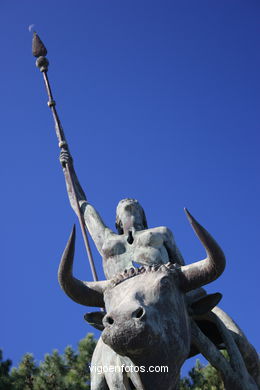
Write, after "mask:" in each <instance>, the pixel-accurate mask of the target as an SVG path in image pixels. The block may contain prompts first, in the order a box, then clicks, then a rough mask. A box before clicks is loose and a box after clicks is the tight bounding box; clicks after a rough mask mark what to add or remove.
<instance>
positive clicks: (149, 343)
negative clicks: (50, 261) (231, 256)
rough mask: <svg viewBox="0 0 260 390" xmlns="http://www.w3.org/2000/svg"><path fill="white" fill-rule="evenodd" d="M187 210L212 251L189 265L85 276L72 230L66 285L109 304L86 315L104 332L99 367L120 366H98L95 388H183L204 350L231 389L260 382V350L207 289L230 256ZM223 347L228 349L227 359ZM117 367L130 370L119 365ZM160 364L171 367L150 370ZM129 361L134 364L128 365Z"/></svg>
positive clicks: (63, 272)
mask: <svg viewBox="0 0 260 390" xmlns="http://www.w3.org/2000/svg"><path fill="white" fill-rule="evenodd" d="M186 213H187V216H188V219H189V221H190V223H191V225H192V227H193V229H194V231H195V233H196V234H197V236H198V238H199V240H200V241H201V243H202V245H203V246H204V248H205V250H206V253H207V257H206V258H205V259H204V260H201V261H197V262H194V263H192V264H189V265H180V264H179V263H174V262H168V263H166V264H158V265H156V264H155V265H152V266H151V265H150V266H149V265H148V266H147V265H145V266H141V267H139V268H136V267H131V268H129V269H126V270H125V271H124V272H121V273H119V274H117V275H116V276H114V277H113V278H111V279H110V280H104V281H98V282H83V281H80V280H78V279H76V278H75V277H74V276H73V273H72V268H73V258H74V247H75V228H73V231H72V233H71V235H70V238H69V240H68V243H67V246H66V248H65V251H64V253H63V255H62V259H61V263H60V267H59V272H58V277H59V283H60V285H61V287H62V289H63V290H64V292H65V293H66V294H67V295H68V296H69V297H70V298H71V299H72V300H74V301H75V302H77V303H79V304H82V305H85V306H92V307H99V308H103V309H105V311H101V312H96V313H88V314H87V315H86V319H87V320H88V321H89V322H90V323H91V324H92V325H94V326H96V327H97V328H99V329H101V330H102V335H101V338H100V339H99V341H98V343H97V346H96V349H95V351H94V354H93V358H92V368H93V367H94V366H95V365H99V366H105V365H107V366H108V365H113V366H114V367H115V370H114V371H112V372H111V371H109V372H97V371H94V372H93V371H92V374H91V389H92V390H107V389H109V390H115V389H118V390H130V389H136V390H151V389H162V390H175V389H178V383H179V378H180V370H181V367H182V365H183V363H184V362H185V360H186V359H187V358H188V357H190V356H192V355H196V354H197V353H202V354H203V355H204V356H205V357H206V359H207V360H208V361H209V362H210V363H211V364H212V365H213V366H214V367H215V368H216V369H217V370H219V372H220V374H221V376H222V379H223V382H224V384H225V388H226V389H227V390H257V389H259V388H260V387H259V384H260V379H259V377H260V376H259V373H260V369H259V359H258V355H257V353H256V351H255V349H254V348H253V347H252V346H251V344H250V343H249V342H248V341H247V339H246V337H245V336H244V334H243V333H242V331H241V330H240V329H239V327H238V326H237V325H236V324H235V323H234V322H233V321H232V320H231V318H230V317H229V316H228V315H227V314H226V313H224V312H223V311H222V310H221V309H219V308H218V307H216V305H217V304H218V302H219V300H220V298H221V294H218V293H216V294H211V295H207V294H206V292H205V290H204V289H203V288H202V286H204V285H206V284H208V283H210V282H212V281H214V280H215V279H217V278H218V277H219V276H220V275H221V274H222V272H223V271H224V268H225V256H224V254H223V252H222V250H221V248H220V247H219V245H218V244H217V243H216V241H215V240H214V239H213V238H212V237H211V235H210V234H209V233H208V232H207V231H206V230H205V229H204V228H203V227H202V226H201V225H200V224H199V223H198V222H197V221H196V220H195V219H194V218H193V217H192V216H191V214H190V213H189V212H188V211H186ZM137 260H138V259H137ZM137 260H136V261H137ZM137 262H138V261H137ZM219 349H226V350H227V353H228V356H229V359H228V360H227V359H226V358H225V357H224V356H223V355H222V354H221V352H220V351H219ZM116 366H119V367H123V368H124V369H123V370H121V371H117V370H116ZM159 366H160V367H164V368H167V369H164V370H160V371H159V372H158V370H155V369H152V370H151V367H153V368H156V367H159ZM129 367H131V368H132V370H129V369H128V370H127V368H129Z"/></svg>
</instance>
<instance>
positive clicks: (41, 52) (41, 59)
mask: <svg viewBox="0 0 260 390" xmlns="http://www.w3.org/2000/svg"><path fill="white" fill-rule="evenodd" d="M32 53H33V55H34V56H35V57H36V58H37V60H36V66H37V67H38V68H39V69H40V71H41V72H42V75H43V79H44V83H45V87H46V90H47V94H48V98H49V101H48V106H49V107H50V109H51V111H52V115H53V119H54V124H55V131H56V135H57V138H58V141H59V148H60V149H61V151H69V146H68V144H67V141H66V138H65V135H64V131H63V128H62V126H61V122H60V118H59V116H58V113H57V110H56V102H55V100H54V99H53V95H52V91H51V86H50V82H49V79H48V75H47V72H48V66H49V61H48V59H47V58H46V55H47V49H46V47H45V46H44V44H43V42H42V41H41V39H40V38H39V36H38V34H37V33H36V32H34V34H33V41H32ZM72 164H73V163H72V161H69V162H68V163H66V164H65V170H66V172H67V176H68V178H69V182H70V183H69V184H70V187H71V192H72V196H73V200H74V202H75V204H76V214H77V216H78V219H79V224H80V227H81V232H82V235H83V239H84V243H85V247H86V251H87V254H88V259H89V263H90V268H91V272H92V275H93V279H94V281H97V280H98V277H97V272H96V269H95V265H94V261H93V256H92V252H91V248H90V245H89V240H88V236H87V232H86V228H85V223H84V220H83V216H82V214H81V212H80V207H79V202H78V198H77V195H76V191H75V186H74V182H73V180H72Z"/></svg>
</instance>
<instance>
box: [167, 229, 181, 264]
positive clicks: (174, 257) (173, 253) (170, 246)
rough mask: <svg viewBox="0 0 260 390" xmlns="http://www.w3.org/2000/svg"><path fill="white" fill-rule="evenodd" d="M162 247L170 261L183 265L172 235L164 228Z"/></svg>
mask: <svg viewBox="0 0 260 390" xmlns="http://www.w3.org/2000/svg"><path fill="white" fill-rule="evenodd" d="M164 245H165V248H166V250H167V252H168V255H169V258H170V260H171V261H174V262H175V261H176V262H177V263H178V264H180V265H185V262H184V259H183V257H182V254H181V252H180V251H179V249H178V247H177V245H176V243H175V240H174V237H173V234H172V232H171V231H170V229H168V228H165V240H164Z"/></svg>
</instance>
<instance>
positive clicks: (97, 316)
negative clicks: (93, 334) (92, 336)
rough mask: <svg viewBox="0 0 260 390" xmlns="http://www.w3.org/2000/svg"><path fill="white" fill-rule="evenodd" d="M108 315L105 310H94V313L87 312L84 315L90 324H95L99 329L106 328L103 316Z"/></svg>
mask: <svg viewBox="0 0 260 390" xmlns="http://www.w3.org/2000/svg"><path fill="white" fill-rule="evenodd" d="M105 315H106V313H105V312H104V311H94V312H92V313H86V314H85V315H84V319H85V320H86V321H87V322H88V323H89V325H91V326H93V327H94V328H96V329H98V330H104V325H103V322H102V320H103V318H104V316H105Z"/></svg>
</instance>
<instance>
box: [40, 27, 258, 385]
mask: <svg viewBox="0 0 260 390" xmlns="http://www.w3.org/2000/svg"><path fill="white" fill-rule="evenodd" d="M33 53H35V54H34V55H36V57H37V66H38V67H39V69H40V71H41V72H42V73H43V76H44V80H45V84H46V88H47V92H48V96H49V102H48V105H49V106H50V108H51V110H52V113H53V117H54V121H55V128H56V132H57V136H58V139H59V146H60V148H61V154H60V162H61V164H62V167H63V171H64V175H65V181H66V186H67V191H68V195H69V199H70V203H71V206H72V208H73V209H74V210H75V212H76V214H77V215H78V216H79V218H80V222H81V226H82V225H84V224H85V225H86V226H87V228H88V231H89V232H90V235H91V237H92V239H93V241H94V243H95V245H96V248H97V249H98V251H99V252H100V254H101V256H102V260H103V268H104V273H105V276H106V278H107V279H108V280H103V281H96V280H95V281H94V282H93V281H92V282H88V281H87V282H83V281H81V280H78V279H76V278H75V277H74V276H73V270H72V268H73V256H74V246H75V228H74V229H73V231H72V234H71V236H70V238H69V241H68V243H67V246H66V248H65V251H64V253H63V256H62V260H61V263H60V267H59V273H58V277H59V283H60V285H61V287H62V289H63V290H64V292H65V293H66V294H67V295H68V296H69V297H70V298H71V299H73V300H74V301H75V302H77V303H79V304H82V305H85V306H90V307H93V306H94V307H100V308H105V309H106V312H92V313H87V314H86V315H85V319H86V320H87V321H88V322H89V323H90V324H91V325H92V326H94V327H96V328H97V329H99V330H101V331H103V332H102V336H101V338H100V339H99V341H98V343H97V346H96V349H95V351H94V354H93V357H92V365H93V366H96V367H100V366H103V367H108V366H111V365H114V366H118V365H125V366H128V367H130V366H134V367H137V366H139V367H140V366H144V367H145V368H146V370H145V371H144V372H137V371H131V372H129V371H128V373H127V372H126V370H123V371H115V372H109V371H106V372H105V371H104V372H102V373H100V372H95V371H92V373H91V390H108V389H109V390H115V389H118V390H130V389H131V390H132V389H135V390H151V389H162V390H177V389H178V381H179V374H180V368H181V366H182V364H183V362H184V361H185V359H187V358H188V357H190V356H194V355H196V354H198V353H202V354H203V355H204V356H205V357H206V359H207V360H208V361H209V362H210V363H211V364H212V365H213V366H214V367H215V368H216V369H217V370H219V372H220V374H221V376H222V378H223V381H224V383H225V388H226V389H227V390H257V389H259V388H260V364H259V358H258V355H257V353H256V351H255V349H254V347H253V346H252V345H251V344H250V343H249V342H248V340H247V338H246V336H245V335H244V334H243V332H242V331H241V329H240V328H239V327H238V325H237V324H235V322H234V321H233V320H232V319H231V318H230V317H229V316H228V314H226V313H225V312H224V311H222V310H221V309H220V308H219V307H217V306H216V305H217V304H218V303H219V301H220V299H221V297H222V296H221V294H220V293H215V294H207V293H206V291H205V290H204V289H203V288H202V286H204V285H206V284H208V283H211V282H212V281H214V280H215V279H217V278H218V277H219V276H220V275H221V274H222V272H223V271H224V268H225V256H224V254H223V251H222V250H221V248H220V246H219V245H218V244H217V242H216V241H215V240H214V239H213V238H212V237H211V235H210V234H209V233H208V232H207V230H206V229H204V228H203V227H202V226H201V225H200V224H199V223H198V222H197V221H196V220H195V219H194V218H193V217H192V215H191V214H190V213H189V212H188V211H187V210H186V214H187V217H188V220H189V222H190V223H191V226H192V227H193V229H194V231H195V233H196V234H197V236H198V238H199V240H200V241H201V243H202V244H203V246H204V248H205V250H206V254H207V256H206V258H205V259H204V260H200V261H195V262H193V263H192V264H189V265H185V262H184V259H183V258H182V255H181V253H180V251H179V250H178V248H177V246H176V243H175V240H174V237H173V234H172V232H171V231H170V229H168V228H167V227H165V226H160V227H155V228H148V224H147V220H146V216H145V213H144V210H143V208H142V206H141V205H140V204H139V202H138V201H137V200H135V199H129V198H127V199H123V200H121V201H120V202H119V204H118V206H117V212H116V228H117V232H118V234H117V233H114V232H113V231H112V230H111V229H110V228H109V227H107V226H106V225H105V223H104V222H103V220H102V218H101V217H100V215H99V214H98V212H97V211H96V210H95V208H94V207H93V206H92V205H91V204H89V202H88V201H87V198H86V195H85V193H84V191H83V189H82V187H81V185H80V183H79V180H78V178H77V175H76V172H75V170H74V167H73V164H72V157H71V155H70V153H69V148H68V145H67V143H66V140H65V137H64V133H63V130H62V127H61V124H60V121H59V118H58V115H57V112H56V108H55V102H54V100H53V97H52V93H51V89H50V85H49V81H48V78H47V70H48V60H47V59H46V57H45V55H46V53H47V50H46V48H45V47H44V45H43V43H42V42H41V41H40V39H39V37H38V36H37V34H35V35H34V43H33ZM81 214H82V217H81ZM133 261H134V262H135V263H137V264H139V265H140V267H138V268H136V267H133ZM219 349H226V350H227V352H228V355H229V360H227V359H225V358H224V357H223V355H222V354H221V353H220V352H219ZM150 365H151V366H158V365H163V366H168V368H169V370H168V371H167V372H160V373H158V372H149V370H148V371H147V369H148V367H149V366H150Z"/></svg>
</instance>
